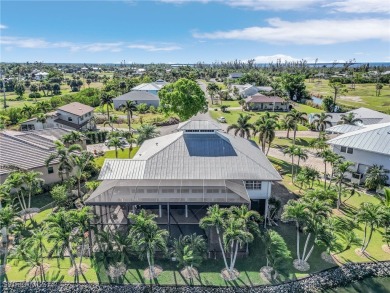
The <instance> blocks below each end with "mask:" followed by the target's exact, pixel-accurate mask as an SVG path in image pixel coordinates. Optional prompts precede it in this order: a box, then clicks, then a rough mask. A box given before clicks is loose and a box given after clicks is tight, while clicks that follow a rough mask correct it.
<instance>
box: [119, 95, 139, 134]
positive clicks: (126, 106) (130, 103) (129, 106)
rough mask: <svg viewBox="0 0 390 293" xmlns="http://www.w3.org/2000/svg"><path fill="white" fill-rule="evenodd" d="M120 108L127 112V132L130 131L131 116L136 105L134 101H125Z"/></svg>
mask: <svg viewBox="0 0 390 293" xmlns="http://www.w3.org/2000/svg"><path fill="white" fill-rule="evenodd" d="M121 110H122V111H123V112H124V113H126V114H127V124H128V125H129V132H130V133H132V131H131V118H133V112H134V111H136V110H137V105H136V104H135V103H134V101H126V103H125V104H124V105H122V106H121Z"/></svg>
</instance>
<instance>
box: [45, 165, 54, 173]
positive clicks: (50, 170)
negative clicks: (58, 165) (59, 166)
mask: <svg viewBox="0 0 390 293" xmlns="http://www.w3.org/2000/svg"><path fill="white" fill-rule="evenodd" d="M47 173H48V174H53V173H54V168H53V167H52V166H50V167H47Z"/></svg>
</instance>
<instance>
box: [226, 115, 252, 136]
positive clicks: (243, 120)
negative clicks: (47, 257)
mask: <svg viewBox="0 0 390 293" xmlns="http://www.w3.org/2000/svg"><path fill="white" fill-rule="evenodd" d="M250 119H251V116H249V115H243V114H241V113H240V117H238V119H237V122H236V123H234V124H232V125H230V126H229V127H228V128H227V132H230V130H234V135H237V134H238V135H239V136H240V137H246V138H250V136H251V130H254V126H253V125H252V124H251V123H250V122H249V120H250Z"/></svg>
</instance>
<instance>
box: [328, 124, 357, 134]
mask: <svg viewBox="0 0 390 293" xmlns="http://www.w3.org/2000/svg"><path fill="white" fill-rule="evenodd" d="M362 128H363V126H358V125H351V124H338V125H335V126H332V127H329V128H327V129H325V131H326V132H332V133H341V134H344V133H347V132H351V131H356V130H359V129H362Z"/></svg>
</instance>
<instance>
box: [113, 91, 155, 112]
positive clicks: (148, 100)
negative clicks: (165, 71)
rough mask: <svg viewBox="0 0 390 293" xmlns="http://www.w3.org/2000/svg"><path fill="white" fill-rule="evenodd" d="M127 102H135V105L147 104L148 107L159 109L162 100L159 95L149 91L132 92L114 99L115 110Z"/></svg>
mask: <svg viewBox="0 0 390 293" xmlns="http://www.w3.org/2000/svg"><path fill="white" fill-rule="evenodd" d="M127 101H133V102H134V103H135V104H137V105H138V104H147V105H148V106H154V107H158V106H159V104H160V99H159V97H158V96H157V95H155V94H151V93H150V92H148V91H131V92H128V93H126V94H123V95H120V96H119V97H116V98H115V99H113V102H114V108H115V109H117V110H118V109H119V108H120V107H121V106H122V105H125V104H126V102H127Z"/></svg>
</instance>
